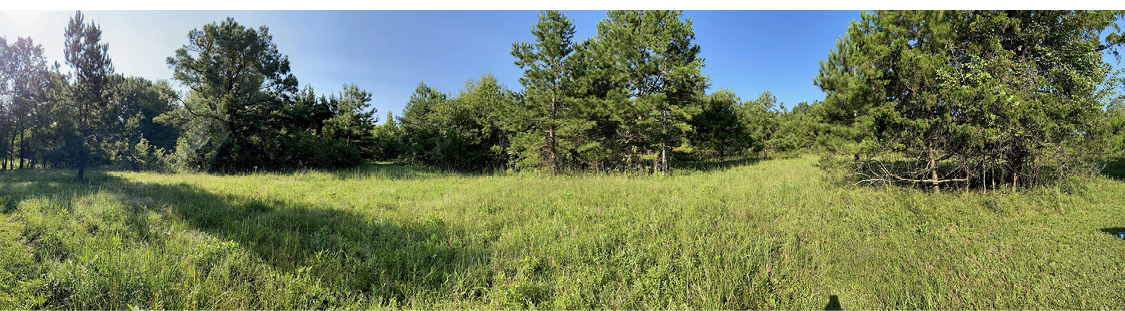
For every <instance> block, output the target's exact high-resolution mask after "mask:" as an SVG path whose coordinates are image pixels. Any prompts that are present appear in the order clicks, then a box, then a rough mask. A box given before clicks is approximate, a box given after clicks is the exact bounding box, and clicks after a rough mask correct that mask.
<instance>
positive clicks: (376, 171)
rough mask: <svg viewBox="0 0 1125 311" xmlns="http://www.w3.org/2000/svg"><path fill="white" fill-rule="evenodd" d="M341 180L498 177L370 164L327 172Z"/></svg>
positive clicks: (397, 165)
mask: <svg viewBox="0 0 1125 311" xmlns="http://www.w3.org/2000/svg"><path fill="white" fill-rule="evenodd" d="M326 172H328V173H331V174H332V175H334V176H336V178H337V179H340V180H351V179H364V178H374V179H389V180H420V179H436V178H449V177H478V176H489V175H496V174H497V173H496V172H494V171H457V170H451V169H440V168H431V167H425V166H418V165H407V164H398V163H368V164H364V165H360V166H357V167H354V168H345V169H337V170H330V171H326Z"/></svg>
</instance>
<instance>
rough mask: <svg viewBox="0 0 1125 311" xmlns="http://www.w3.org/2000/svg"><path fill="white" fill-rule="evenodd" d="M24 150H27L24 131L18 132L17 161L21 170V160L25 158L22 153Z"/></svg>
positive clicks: (24, 153)
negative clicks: (18, 147)
mask: <svg viewBox="0 0 1125 311" xmlns="http://www.w3.org/2000/svg"><path fill="white" fill-rule="evenodd" d="M25 149H27V135H24V131H20V153H19V158H18V160H19V161H20V169H21V170H22V169H23V162H24V161H23V160H24V158H26V157H27V154H26V152H24V151H25Z"/></svg>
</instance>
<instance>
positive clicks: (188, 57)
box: [0, 11, 1125, 190]
mask: <svg viewBox="0 0 1125 311" xmlns="http://www.w3.org/2000/svg"><path fill="white" fill-rule="evenodd" d="M1122 16H1125V14H1123V13H1122V12H1120V11H877V12H870V13H869V12H864V13H863V14H862V17H861V19H860V20H858V21H853V22H852V23H851V24H850V25H849V27H848V29H847V30H846V32H845V33H844V36H842V37H841V38H840V40H839V41H838V42H837V45H836V48H834V49H832V50H831V51H830V53H829V54H828V55H827V57H826V58H825V59H824V60H822V61H821V64H820V73H819V74H818V76H817V77H816V78H815V80H814V81H813V83H814V84H815V85H817V86H818V87H820V88H821V89H822V90H824V92H825V98H824V100H823V101H813V102H812V103H808V102H801V103H797V104H796V105H793V106H792V107H791V108H786V107H785V105H784V104H783V103H779V102H778V101H777V99H776V97H775V96H773V94H771V93H770V92H768V91H767V92H763V93H762V94H760V95H759V96H757V98H756V99H752V100H745V101H744V100H742V99H741V98H740V97H739V96H738V95H737V94H735V93H734V92H732V91H730V90H728V89H725V88H724V89H719V90H717V91H713V92H711V93H709V94H708V93H707V90H708V89H711V81H710V79H709V78H708V77H706V76H704V75H703V74H702V73H701V69H702V67H703V66H704V61H705V60H704V59H703V58H702V57H700V56H699V53H700V46H699V45H698V44H696V43H695V34H694V31H693V28H692V20H691V19H688V18H685V17H683V15H682V12H680V11H610V12H608V13H607V16H606V18H605V19H603V20H602V21H600V22H599V23H598V25H597V33H596V34H595V35H594V36H593V37H592V38H585V39H580V38H575V31H574V29H575V26H574V24H573V21H572V20H571V19H570V18H567V17H566V16H565V15H564V14H562V13H560V12H558V11H543V12H540V13H539V15H538V22H537V23H536V24H535V25H534V26H533V27H532V29H531V33H532V34H533V35H534V37H535V39H534V41H532V42H515V43H513V45H512V50H511V55H512V56H513V58H514V65H515V66H518V67H519V68H521V69H523V70H524V73H523V76H522V77H521V78H520V79H519V81H520V84H521V86H522V90H520V91H514V90H512V89H509V88H508V87H506V86H504V85H501V84H499V83H498V82H497V79H496V78H495V77H493V76H492V75H490V74H484V75H482V76H481V77H479V78H475V79H469V80H468V81H467V82H466V84H465V87H464V88H463V89H461V90H459V91H458V92H457V93H456V94H454V93H446V92H443V91H441V90H437V89H434V88H433V87H431V86H428V85H426V84H425V83H420V84H419V85H418V87H417V89H416V90H415V93H414V94H413V95H412V96H411V97H410V99H409V101H408V102H407V104H406V108H405V109H404V111H403V112H402V115H401V116H398V117H395V116H392V115H391V114H389V113H388V114H387V116H386V121H387V122H385V123H384V124H381V125H376V123H377V118H376V117H375V115H376V113H377V111H376V110H375V109H373V108H372V107H371V106H370V104H369V102H370V100H371V96H372V94H370V93H368V92H366V91H364V90H362V89H360V88H359V87H358V86H356V85H345V86H344V88H343V90H341V91H339V92H338V93H335V94H330V95H327V96H325V95H318V94H316V93H315V92H314V90H313V89H312V88H311V87H308V86H306V87H304V88H299V87H298V83H297V78H296V77H295V76H294V75H293V74H292V73H291V72H290V69H289V60H288V57H287V56H285V55H284V54H282V53H281V52H280V51H278V50H277V47H276V45H275V44H273V43H272V37H271V36H270V34H269V29H268V28H267V27H266V26H261V27H258V28H257V29H254V28H250V27H246V26H242V25H240V24H238V23H237V22H235V21H234V20H233V19H230V18H228V19H227V20H225V21H222V22H216V23H211V24H207V25H204V26H203V27H202V28H201V29H195V30H192V31H191V32H189V33H188V43H187V44H185V45H184V46H183V47H182V48H180V49H178V50H177V51H175V54H174V55H173V56H171V57H168V59H167V63H168V65H169V66H170V67H171V68H173V69H174V76H173V79H174V80H175V81H176V82H179V83H180V84H182V85H183V86H184V87H185V88H186V89H187V90H186V91H185V92H177V91H176V90H174V89H173V88H172V87H171V86H170V84H169V82H167V81H157V82H153V81H149V80H146V79H144V78H139V77H124V76H123V75H121V74H117V73H114V71H113V66H112V61H111V60H110V58H109V56H108V46H107V45H106V44H105V43H101V42H100V34H101V31H100V29H99V28H98V27H97V26H96V25H95V24H94V23H93V22H90V23H84V21H83V16H82V14H81V12H78V13H76V15H75V17H74V18H72V19H71V22H70V24H69V25H68V27H67V28H66V31H65V33H64V35H65V39H66V40H67V41H66V63H67V65H69V66H70V68H72V69H73V70H72V71H71V72H67V73H62V72H61V69H60V67H61V66H60V65H59V64H58V63H55V64H54V65H53V66H48V65H47V63H46V61H45V60H44V58H43V56H42V48H41V47H40V46H39V45H37V44H35V43H34V42H33V41H31V39H30V38H26V39H25V38H19V39H18V40H17V41H16V42H14V43H13V44H11V45H8V44H7V43H6V41H5V40H4V39H3V38H0V51H2V53H0V55H2V58H0V59H2V60H3V64H4V65H3V66H2V70H0V117H2V118H0V135H2V137H3V139H2V140H3V141H2V142H0V154H2V155H3V156H4V159H3V161H0V162H2V164H0V167H2V168H3V169H10V168H32V167H76V168H78V170H79V176H81V175H82V174H83V173H82V172H83V170H84V168H85V167H86V166H87V165H112V166H113V167H115V168H118V169H135V170H143V169H163V170H198V171H209V172H235V171H246V170H255V169H264V170H277V169H291V168H332V167H347V166H352V165H356V164H359V163H363V162H364V161H368V160H384V161H385V160H394V161H400V162H404V163H413V164H421V165H428V166H434V167H440V168H446V169H454V170H490V169H517V170H520V169H537V170H543V171H544V172H550V173H551V174H558V173H560V172H565V171H593V172H606V171H645V172H650V173H668V172H670V171H671V170H672V169H673V168H675V167H676V165H674V163H676V162H685V161H712V162H723V161H727V160H730V159H743V158H763V159H765V158H770V157H775V156H779V155H792V154H798V153H802V152H810V151H820V152H824V153H826V154H835V155H838V156H829V157H825V159H827V160H826V161H822V162H823V163H822V164H825V167H826V168H829V169H832V168H836V169H840V170H843V171H845V173H844V174H845V175H847V176H848V178H851V180H852V181H853V182H856V183H893V184H909V185H914V186H925V187H930V188H932V189H934V190H938V189H940V188H941V187H943V186H953V187H974V188H989V187H997V185H999V186H1004V185H1009V186H1014V185H1034V184H1040V183H1043V182H1048V181H1051V180H1057V179H1059V178H1060V177H1061V176H1066V175H1069V174H1074V173H1081V172H1082V171H1083V170H1085V171H1089V170H1091V168H1094V167H1096V165H1097V164H1099V163H1104V161H1105V160H1107V159H1111V158H1114V157H1120V156H1121V155H1122V154H1121V153H1122V150H1123V148H1122V133H1123V132H1125V130H1123V128H1125V112H1123V110H1125V107H1123V106H1125V105H1122V104H1121V102H1122V99H1121V97H1119V96H1117V94H1116V92H1115V91H1116V89H1117V88H1119V87H1120V86H1121V82H1122V81H1121V79H1120V74H1119V73H1117V72H1113V69H1112V66H1111V65H1110V64H1109V63H1107V62H1106V61H1105V60H1103V58H1102V56H1103V54H1105V52H1112V53H1113V55H1117V54H1116V53H1117V52H1118V51H1117V50H1118V48H1119V47H1120V46H1121V43H1122V42H1123V39H1122V37H1121V36H1120V35H1119V33H1120V29H1119V28H1118V26H1117V24H1116V20H1117V19H1118V18H1121V17H1122ZM1105 30H1113V31H1111V33H1110V34H1109V35H1108V36H1106V37H1105V38H1102V36H1101V34H1102V32H1103V31H1105ZM833 159H834V160H833Z"/></svg>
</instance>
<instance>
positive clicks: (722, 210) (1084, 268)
mask: <svg viewBox="0 0 1125 311" xmlns="http://www.w3.org/2000/svg"><path fill="white" fill-rule="evenodd" d="M814 163H816V159H815V158H802V159H788V160H775V161H763V162H758V163H753V164H748V165H743V166H737V167H732V168H727V169H719V170H712V171H683V170H681V171H677V172H676V173H677V175H676V176H670V177H660V176H628V175H601V176H597V175H585V176H563V177H545V176H539V175H534V174H515V175H505V174H494V175H461V174H453V173H440V172H430V171H426V170H419V169H413V168H409V167H403V166H396V165H371V166H368V167H364V168H361V169H355V170H345V171H334V172H318V171H309V172H298V173H286V174H281V173H259V174H248V175H231V176H216V175H205V174H174V175H170V174H154V173H117V172H109V173H102V172H88V174H89V176H91V177H90V179H89V180H88V181H84V182H79V181H74V180H73V176H74V172H72V171H64V170H52V171H14V172H13V171H9V172H2V173H0V209H2V214H0V308H2V309H12V308H17V309H41V308H48V309H128V308H142V309H161V308H163V309H327V308H413V309H418V308H422V309H453V308H459V309H464V308H471V309H493V308H516V309H602V308H610V309H666V308H667V309H683V308H688V309H825V308H828V309H832V308H836V307H842V308H843V309H933V308H940V309H1055V308H1064V309H1104V308H1112V309H1120V308H1125V240H1121V239H1118V238H1117V237H1116V236H1115V233H1116V232H1117V231H1125V228H1123V227H1125V182H1122V181H1118V180H1113V179H1110V178H1106V177H1098V178H1096V179H1083V180H1072V181H1070V182H1067V183H1064V184H1063V185H1061V186H1056V187H1051V188H1046V189H1036V190H1017V191H1007V192H1000V193H988V194H981V193H940V194H932V193H927V192H924V191H918V190H910V189H898V188H892V189H877V188H863V187H852V186H846V185H837V184H833V183H829V182H826V181H825V178H824V176H823V173H822V172H821V171H820V170H819V169H818V168H816V167H815V166H814Z"/></svg>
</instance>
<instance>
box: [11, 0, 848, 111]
mask: <svg viewBox="0 0 1125 311" xmlns="http://www.w3.org/2000/svg"><path fill="white" fill-rule="evenodd" d="M563 13H564V14H566V15H567V16H568V17H571V18H572V19H573V20H574V23H575V26H576V31H577V34H576V37H577V38H579V39H582V38H589V37H593V36H594V34H595V32H596V29H597V23H598V21H600V20H602V19H603V18H605V11H592V10H590V11H563ZM83 14H84V15H85V16H86V20H87V21H89V20H93V21H94V22H95V23H98V24H100V25H101V27H102V32H103V40H104V41H106V42H109V45H110V47H109V54H110V57H111V58H112V59H113V63H114V67H115V69H116V71H117V72H118V73H123V74H125V75H132V76H141V77H145V78H147V79H151V80H160V79H171V77H172V70H171V69H169V68H168V66H167V65H166V63H165V58H167V57H168V56H171V55H173V54H174V53H175V50H176V49H177V48H179V47H181V46H182V45H183V44H185V43H186V42H187V33H188V31H190V30H191V29H194V28H200V27H202V26H203V25H204V24H207V23H211V22H216V21H222V20H224V19H226V17H228V16H230V17H234V19H235V21H237V22H238V23H240V24H243V25H246V26H252V27H255V28H256V27H257V26H260V25H266V26H268V27H269V29H270V33H271V34H272V35H273V41H274V43H276V44H277V47H278V50H280V51H281V52H282V53H283V54H286V55H288V56H289V60H290V62H291V64H292V70H293V72H294V74H295V75H296V76H297V79H298V80H299V81H300V83H301V86H302V87H304V86H305V85H312V86H313V87H314V88H315V89H316V91H317V92H318V93H322V94H325V93H335V92H339V91H340V90H341V89H342V85H343V84H344V83H355V84H356V85H359V87H360V88H363V89H365V90H367V91H368V92H371V93H372V94H373V96H372V98H373V100H372V106H373V107H374V108H375V109H377V110H378V114H377V115H378V116H380V123H382V121H383V119H385V116H386V113H387V112H388V111H391V112H393V113H394V114H395V115H396V116H398V115H400V114H401V112H402V108H403V107H404V106H405V105H406V102H407V100H409V98H410V95H411V94H412V93H413V92H414V88H415V87H417V85H418V83H419V82H421V81H425V82H426V84H428V85H430V86H433V87H436V88H438V89H439V90H442V91H443V92H448V93H454V94H456V93H457V91H458V90H459V89H461V88H462V87H464V85H465V82H466V80H468V79H469V78H479V77H480V76H481V74H483V73H485V72H491V73H492V74H493V75H495V76H496V77H497V78H498V79H499V81H500V83H502V84H505V85H507V86H508V87H510V88H512V89H516V90H519V89H521V88H522V87H521V86H520V85H519V77H520V76H521V75H522V71H521V70H520V69H519V68H518V67H516V66H515V65H514V64H513V63H512V62H513V61H514V58H513V57H512V56H511V54H510V53H511V46H512V43H513V42H516V41H532V40H534V37H533V36H532V35H531V31H530V30H531V28H532V26H533V25H534V24H535V22H536V20H537V17H536V11H510V10H509V11H83ZM73 15H74V12H73V11H0V36H3V37H6V38H7V39H8V41H9V42H13V41H15V40H16V37H29V36H30V37H31V38H32V39H34V40H35V41H36V42H37V43H40V44H42V45H43V47H44V49H45V54H46V56H47V58H48V60H49V61H52V62H53V61H56V60H57V61H58V62H59V63H61V64H63V68H64V70H68V68H67V67H66V64H65V62H63V58H62V50H63V29H64V28H65V27H66V23H67V21H68V20H69V19H70V17H72V16H73ZM684 16H685V17H687V18H690V19H692V21H693V25H694V30H695V36H696V42H697V44H699V45H700V47H701V48H702V52H701V56H702V57H704V58H706V62H705V65H706V66H705V67H704V68H703V74H704V75H707V76H710V78H711V84H712V87H711V89H710V90H709V91H708V92H713V91H715V90H718V89H720V88H724V87H725V88H729V89H731V90H733V91H735V92H736V93H737V94H738V95H739V96H740V97H741V98H742V99H743V100H750V99H755V98H757V97H758V94H760V93H761V92H762V91H766V90H768V91H770V92H771V93H773V94H774V95H775V96H777V98H778V100H779V101H780V102H783V103H785V105H786V107H793V105H795V104H796V103H797V102H801V101H809V102H811V101H813V100H819V99H822V98H823V97H824V94H823V93H822V92H821V91H820V90H819V89H818V88H817V87H816V86H814V85H813V84H812V81H813V78H814V77H815V76H816V73H817V69H818V67H819V60H820V59H822V58H824V57H825V56H826V55H827V54H828V51H829V49H831V48H832V47H834V46H835V43H836V40H837V38H838V37H839V36H840V35H842V34H843V33H844V31H845V30H846V28H847V25H848V22H850V21H851V20H853V19H858V18H859V11H690V10H689V11H685V12H684ZM173 83H176V82H174V81H173Z"/></svg>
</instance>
